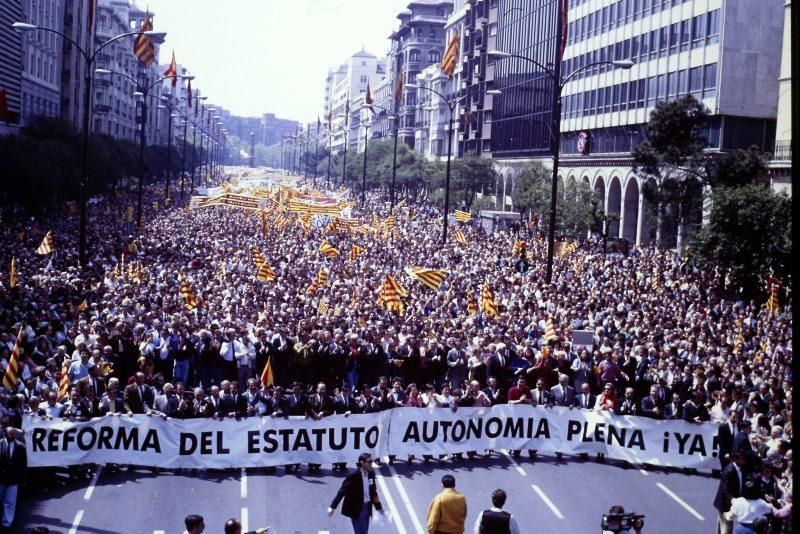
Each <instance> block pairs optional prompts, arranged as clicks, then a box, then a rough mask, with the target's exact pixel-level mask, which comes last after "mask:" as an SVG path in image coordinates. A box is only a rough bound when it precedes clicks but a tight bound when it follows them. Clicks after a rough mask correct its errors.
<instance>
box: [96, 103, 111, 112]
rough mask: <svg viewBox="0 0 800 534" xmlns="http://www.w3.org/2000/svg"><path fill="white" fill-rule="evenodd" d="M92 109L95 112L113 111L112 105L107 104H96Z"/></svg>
mask: <svg viewBox="0 0 800 534" xmlns="http://www.w3.org/2000/svg"><path fill="white" fill-rule="evenodd" d="M92 110H93V111H94V112H95V113H108V112H109V111H111V106H109V105H107V104H95V105H94V107H93V108H92Z"/></svg>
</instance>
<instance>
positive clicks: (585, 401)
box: [583, 393, 589, 408]
mask: <svg viewBox="0 0 800 534" xmlns="http://www.w3.org/2000/svg"><path fill="white" fill-rule="evenodd" d="M583 407H584V408H588V407H589V395H587V394H586V393H584V394H583Z"/></svg>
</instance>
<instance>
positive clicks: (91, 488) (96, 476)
mask: <svg viewBox="0 0 800 534" xmlns="http://www.w3.org/2000/svg"><path fill="white" fill-rule="evenodd" d="M102 470H103V468H102V466H97V471H95V473H94V478H92V481H91V482H90V483H89V487H88V488H86V493H84V494H83V500H84V501H88V500H89V499H91V498H92V494H93V493H94V487H95V486H96V485H97V479H99V478H100V471H102Z"/></svg>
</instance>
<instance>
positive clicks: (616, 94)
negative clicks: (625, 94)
mask: <svg viewBox="0 0 800 534" xmlns="http://www.w3.org/2000/svg"><path fill="white" fill-rule="evenodd" d="M611 95H612V96H611V98H612V100H613V102H612V104H611V110H612V111H619V85H615V86H614V88H613V89H612V93H611Z"/></svg>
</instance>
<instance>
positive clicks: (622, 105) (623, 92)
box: [615, 83, 628, 111]
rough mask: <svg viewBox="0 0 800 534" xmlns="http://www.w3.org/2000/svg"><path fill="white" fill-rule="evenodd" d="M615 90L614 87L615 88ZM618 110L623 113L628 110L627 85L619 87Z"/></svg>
mask: <svg viewBox="0 0 800 534" xmlns="http://www.w3.org/2000/svg"><path fill="white" fill-rule="evenodd" d="M615 88H616V86H615ZM619 109H620V110H621V111H625V110H626V109H628V84H627V83H623V84H621V85H619Z"/></svg>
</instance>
